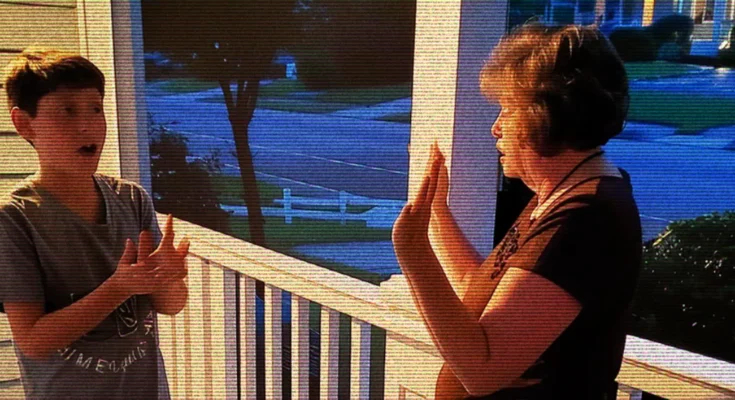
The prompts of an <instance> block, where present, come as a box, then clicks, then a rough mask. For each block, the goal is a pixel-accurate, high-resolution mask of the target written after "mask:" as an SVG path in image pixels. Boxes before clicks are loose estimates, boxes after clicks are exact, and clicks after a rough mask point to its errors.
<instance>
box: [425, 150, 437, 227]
mask: <svg viewBox="0 0 735 400" xmlns="http://www.w3.org/2000/svg"><path fill="white" fill-rule="evenodd" d="M440 168H441V164H440V163H439V160H438V159H437V160H436V161H435V162H434V168H433V170H432V174H431V180H430V181H429V188H428V190H427V193H426V199H425V201H424V205H425V206H424V207H422V208H421V210H420V212H421V216H420V218H421V219H422V220H423V221H424V222H425V223H427V224H428V223H429V219H430V218H431V204H432V203H433V202H434V197H435V196H436V187H437V184H438V181H439V169H440Z"/></svg>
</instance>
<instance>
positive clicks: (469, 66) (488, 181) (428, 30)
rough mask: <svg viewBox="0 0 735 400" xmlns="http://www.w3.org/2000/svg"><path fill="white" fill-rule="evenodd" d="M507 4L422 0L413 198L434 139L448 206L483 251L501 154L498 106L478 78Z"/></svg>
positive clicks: (490, 240)
mask: <svg viewBox="0 0 735 400" xmlns="http://www.w3.org/2000/svg"><path fill="white" fill-rule="evenodd" d="M505 15H506V4H505V3H504V2H486V1H470V0H464V1H456V2H455V1H452V2H449V1H441V2H438V1H433V0H418V1H417V4H416V42H415V50H414V74H413V76H414V78H413V79H414V81H413V88H414V90H413V99H412V101H413V103H412V111H411V112H412V118H411V149H410V151H411V160H410V169H409V198H408V199H409V201H411V200H412V199H413V196H414V195H415V193H416V192H417V190H418V187H419V185H420V183H421V180H422V178H423V174H424V169H425V166H426V161H427V158H428V149H429V146H430V145H431V143H433V142H434V141H435V140H436V141H437V142H438V143H439V146H440V148H441V150H442V152H443V153H444V155H445V156H446V159H447V168H448V169H449V173H450V193H449V206H450V208H451V210H452V213H453V214H454V217H455V219H456V220H457V223H458V224H459V226H460V228H461V229H462V231H463V232H464V234H465V236H466V237H467V238H468V239H469V241H470V242H471V243H472V244H473V245H474V246H475V248H476V249H477V251H478V252H479V253H480V254H488V253H489V252H490V250H491V247H492V243H493V231H494V227H495V205H496V197H497V191H498V186H499V185H498V183H499V180H498V173H499V170H498V154H497V150H496V149H495V139H494V138H493V137H492V135H490V127H491V126H492V123H493V121H494V119H495V117H496V116H497V115H498V113H499V111H500V109H499V107H497V106H495V105H490V104H488V102H487V100H486V99H485V98H484V97H483V96H482V94H481V93H480V88H479V83H478V82H479V75H480V70H481V69H482V67H483V65H484V62H485V60H486V59H487V58H488V55H489V54H490V51H491V50H492V48H493V47H494V46H495V44H496V43H498V41H499V40H500V38H501V36H502V35H503V34H504V33H505V27H506V21H505Z"/></svg>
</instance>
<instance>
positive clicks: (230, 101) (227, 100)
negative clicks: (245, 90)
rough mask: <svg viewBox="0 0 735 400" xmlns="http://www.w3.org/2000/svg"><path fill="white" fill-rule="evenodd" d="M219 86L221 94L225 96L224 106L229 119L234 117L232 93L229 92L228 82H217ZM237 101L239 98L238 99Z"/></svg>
mask: <svg viewBox="0 0 735 400" xmlns="http://www.w3.org/2000/svg"><path fill="white" fill-rule="evenodd" d="M219 86H220V88H221V89H222V94H223V95H224V96H225V105H226V106H227V113H228V114H229V116H230V118H232V117H233V116H234V115H235V112H234V111H235V106H236V105H235V101H234V100H233V99H232V91H231V90H230V82H229V81H225V80H222V79H221V80H220V81H219ZM238 100H239V98H238Z"/></svg>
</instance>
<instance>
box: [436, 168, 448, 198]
mask: <svg viewBox="0 0 735 400" xmlns="http://www.w3.org/2000/svg"><path fill="white" fill-rule="evenodd" d="M448 194H449V171H448V170H447V165H446V164H445V163H444V160H442V161H441V165H440V166H439V176H438V177H437V179H436V195H435V196H434V199H437V198H438V199H439V200H444V201H446V199H447V195H448Z"/></svg>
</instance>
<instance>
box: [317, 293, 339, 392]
mask: <svg viewBox="0 0 735 400" xmlns="http://www.w3.org/2000/svg"><path fill="white" fill-rule="evenodd" d="M319 374H320V376H319V398H320V399H327V400H332V399H334V400H336V399H337V389H338V385H339V376H338V375H339V312H337V311H334V310H332V309H329V308H327V307H322V329H321V365H320V368H319Z"/></svg>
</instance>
